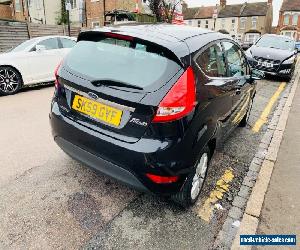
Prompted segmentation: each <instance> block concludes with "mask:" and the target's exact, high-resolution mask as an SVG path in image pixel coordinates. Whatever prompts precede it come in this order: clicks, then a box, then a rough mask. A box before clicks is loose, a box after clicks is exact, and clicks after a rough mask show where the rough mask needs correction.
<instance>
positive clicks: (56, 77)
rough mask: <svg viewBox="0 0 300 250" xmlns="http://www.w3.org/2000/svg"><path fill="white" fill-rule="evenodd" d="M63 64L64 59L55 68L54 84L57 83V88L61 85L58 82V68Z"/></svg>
mask: <svg viewBox="0 0 300 250" xmlns="http://www.w3.org/2000/svg"><path fill="white" fill-rule="evenodd" d="M61 64H62V61H61V62H60V63H59V64H58V65H57V66H56V68H55V70H54V76H55V82H54V85H55V88H56V89H57V88H58V87H59V82H58V70H59V68H60V66H61Z"/></svg>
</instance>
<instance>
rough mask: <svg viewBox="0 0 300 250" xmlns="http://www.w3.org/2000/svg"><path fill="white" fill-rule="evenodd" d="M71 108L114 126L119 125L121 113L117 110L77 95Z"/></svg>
mask: <svg viewBox="0 0 300 250" xmlns="http://www.w3.org/2000/svg"><path fill="white" fill-rule="evenodd" d="M72 108H73V109H75V110H77V111H79V112H81V113H84V114H86V115H88V116H90V117H93V118H95V119H98V120H100V121H104V122H106V123H108V124H112V125H114V126H119V125H120V122H121V118H122V113H123V112H122V111H121V110H119V109H115V108H112V107H110V106H107V105H104V104H102V103H99V102H95V101H92V100H90V99H88V98H85V97H83V96H79V95H75V98H74V100H73V105H72Z"/></svg>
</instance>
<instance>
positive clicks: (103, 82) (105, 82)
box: [92, 79, 143, 90]
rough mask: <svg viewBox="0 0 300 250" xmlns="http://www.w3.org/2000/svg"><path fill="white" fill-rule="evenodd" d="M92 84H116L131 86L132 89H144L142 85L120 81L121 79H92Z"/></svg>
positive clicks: (116, 85) (117, 85)
mask: <svg viewBox="0 0 300 250" xmlns="http://www.w3.org/2000/svg"><path fill="white" fill-rule="evenodd" d="M92 84H93V85H94V86H96V87H99V86H115V87H125V88H130V89H138V90H143V88H142V87H139V86H136V85H131V84H129V83H126V82H120V81H114V80H110V79H102V80H94V81H92Z"/></svg>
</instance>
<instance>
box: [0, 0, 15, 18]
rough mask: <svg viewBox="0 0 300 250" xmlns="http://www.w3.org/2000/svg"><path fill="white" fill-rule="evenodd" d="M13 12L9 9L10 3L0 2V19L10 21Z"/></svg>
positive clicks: (0, 0) (3, 0) (2, 0)
mask: <svg viewBox="0 0 300 250" xmlns="http://www.w3.org/2000/svg"><path fill="white" fill-rule="evenodd" d="M12 18H13V12H12V7H11V1H8V0H0V19H12Z"/></svg>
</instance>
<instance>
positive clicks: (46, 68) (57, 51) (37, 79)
mask: <svg viewBox="0 0 300 250" xmlns="http://www.w3.org/2000/svg"><path fill="white" fill-rule="evenodd" d="M75 44H76V39H75V38H72V37H66V36H45V37H38V38H33V39H30V40H27V41H25V42H23V43H21V44H20V45H18V46H17V47H15V48H14V49H12V50H11V51H8V52H6V53H2V54H0V95H11V94H15V93H16V92H18V90H20V88H22V87H23V86H24V85H30V84H36V83H41V82H50V81H54V80H55V79H54V76H53V71H54V69H55V67H56V66H57V64H58V63H59V62H60V61H61V60H62V58H63V57H64V56H65V55H66V54H67V53H68V52H69V51H70V49H71V48H72V47H74V45H75Z"/></svg>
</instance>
